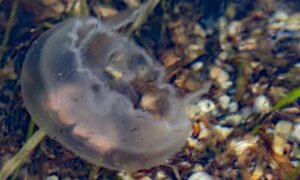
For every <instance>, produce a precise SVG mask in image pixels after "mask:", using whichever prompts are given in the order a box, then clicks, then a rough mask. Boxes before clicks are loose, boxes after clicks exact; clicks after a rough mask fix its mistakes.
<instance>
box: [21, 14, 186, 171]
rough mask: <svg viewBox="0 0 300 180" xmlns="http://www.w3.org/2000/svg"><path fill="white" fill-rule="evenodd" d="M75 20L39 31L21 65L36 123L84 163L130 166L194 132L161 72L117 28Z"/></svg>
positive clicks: (160, 155)
mask: <svg viewBox="0 0 300 180" xmlns="http://www.w3.org/2000/svg"><path fill="white" fill-rule="evenodd" d="M122 25H124V23H123V24H121V25H117V24H113V23H109V21H108V23H106V24H105V23H99V21H98V20H97V19H96V18H93V17H88V18H78V17H75V18H72V19H69V20H67V21H65V22H63V23H60V24H59V25H57V26H56V27H54V28H53V29H51V30H49V31H47V32H46V33H44V34H43V35H42V36H41V37H40V38H38V40H36V41H35V42H34V44H33V45H32V47H31V48H30V50H29V52H28V54H27V56H26V59H25V62H24V66H23V72H22V78H21V83H22V94H23V98H24V102H25V106H26V108H27V109H28V111H29V112H30V114H31V116H32V118H33V119H34V120H35V122H36V123H37V124H38V125H39V126H40V127H41V128H42V129H43V130H45V131H46V132H47V133H48V134H49V135H50V136H52V137H56V139H57V140H58V141H59V142H60V143H62V144H63V145H65V146H66V147H68V148H69V149H70V150H72V151H74V152H75V153H76V154H78V155H79V156H81V157H83V158H85V159H87V160H88V161H90V162H92V163H94V164H96V165H99V166H104V167H107V168H111V169H116V170H128V171H135V170H139V169H144V168H150V167H152V166H155V165H158V164H160V163H161V162H163V161H164V160H166V159H168V158H170V157H171V156H172V155H173V154H174V153H175V152H177V151H178V150H179V149H180V148H181V147H182V146H183V145H184V143H185V140H186V138H187V137H188V136H189V134H190V132H191V124H190V121H189V120H188V119H187V117H186V115H185V113H184V108H183V107H182V106H183V102H182V101H181V100H180V99H178V98H177V97H176V95H175V92H174V90H173V89H172V87H171V86H170V85H168V84H166V83H164V82H163V78H162V77H163V75H164V71H163V70H162V68H161V67H160V66H159V65H157V64H155V63H154V61H152V59H151V58H150V57H149V56H148V55H147V54H146V53H145V52H144V50H142V49H141V48H140V47H138V46H137V45H136V44H134V43H133V42H132V41H131V40H129V39H128V38H126V37H124V36H123V35H121V34H118V33H116V32H113V29H114V28H119V27H120V26H122Z"/></svg>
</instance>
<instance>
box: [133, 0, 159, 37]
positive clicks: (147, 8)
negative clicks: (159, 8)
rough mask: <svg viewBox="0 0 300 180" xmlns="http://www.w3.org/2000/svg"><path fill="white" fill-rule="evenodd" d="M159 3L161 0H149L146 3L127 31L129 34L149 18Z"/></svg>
mask: <svg viewBox="0 0 300 180" xmlns="http://www.w3.org/2000/svg"><path fill="white" fill-rule="evenodd" d="M158 3H159V0H148V2H147V3H146V4H145V5H144V7H143V8H142V10H141V12H140V13H139V15H138V16H137V18H136V19H135V21H134V22H133V24H132V25H131V27H130V29H129V30H128V32H127V35H128V36H130V35H131V34H132V33H133V32H134V31H135V30H137V29H138V28H139V27H140V26H141V25H142V24H143V23H144V22H145V20H146V19H147V17H148V16H149V14H150V13H151V12H152V11H153V9H154V8H155V7H156V5H157V4H158Z"/></svg>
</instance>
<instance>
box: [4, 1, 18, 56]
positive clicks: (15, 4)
mask: <svg viewBox="0 0 300 180" xmlns="http://www.w3.org/2000/svg"><path fill="white" fill-rule="evenodd" d="M18 1H19V0H15V1H14V2H13V5H12V10H11V13H10V16H9V19H8V22H7V25H6V30H5V33H4V37H3V40H2V43H1V47H0V61H3V60H2V58H3V54H4V51H5V49H6V46H7V44H8V41H9V37H10V33H11V29H12V26H13V23H14V20H15V18H16V14H17V9H18Z"/></svg>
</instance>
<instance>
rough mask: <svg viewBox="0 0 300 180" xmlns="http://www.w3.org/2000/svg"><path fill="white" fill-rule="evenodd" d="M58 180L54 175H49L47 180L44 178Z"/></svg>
mask: <svg viewBox="0 0 300 180" xmlns="http://www.w3.org/2000/svg"><path fill="white" fill-rule="evenodd" d="M58 179H59V178H58V176H56V175H51V176H48V177H47V178H46V180H58Z"/></svg>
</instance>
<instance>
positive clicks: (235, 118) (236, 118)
mask: <svg viewBox="0 0 300 180" xmlns="http://www.w3.org/2000/svg"><path fill="white" fill-rule="evenodd" d="M241 120H242V116H241V115H239V114H233V115H229V116H226V117H225V119H224V120H223V121H222V123H224V124H226V123H230V124H232V125H234V126H237V125H239V124H240V123H241Z"/></svg>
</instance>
